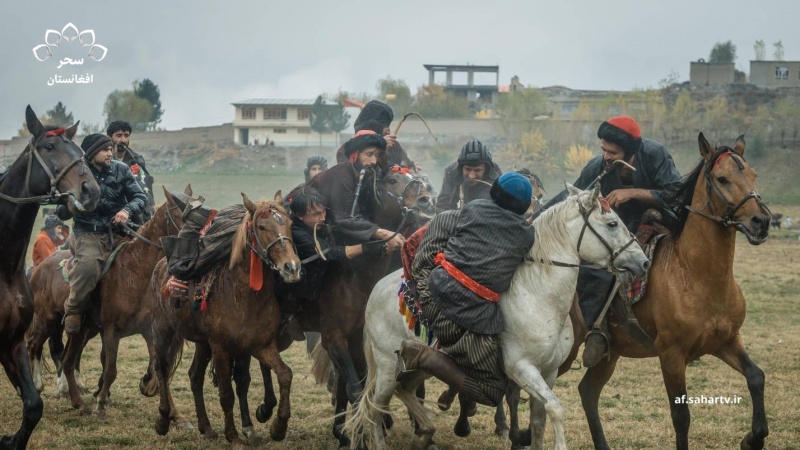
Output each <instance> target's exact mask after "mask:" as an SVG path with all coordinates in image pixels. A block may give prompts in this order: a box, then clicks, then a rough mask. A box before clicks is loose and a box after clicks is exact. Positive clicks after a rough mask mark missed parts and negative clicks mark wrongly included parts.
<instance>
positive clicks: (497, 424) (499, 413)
mask: <svg viewBox="0 0 800 450" xmlns="http://www.w3.org/2000/svg"><path fill="white" fill-rule="evenodd" d="M494 434H495V436H500V437H501V438H503V439H507V438H508V422H506V411H505V409H504V408H503V404H502V403H498V404H497V408H496V409H495V411H494Z"/></svg>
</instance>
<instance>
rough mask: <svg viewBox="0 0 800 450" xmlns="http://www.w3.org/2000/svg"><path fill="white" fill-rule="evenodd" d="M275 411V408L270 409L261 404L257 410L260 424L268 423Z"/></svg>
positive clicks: (257, 418)
mask: <svg viewBox="0 0 800 450" xmlns="http://www.w3.org/2000/svg"><path fill="white" fill-rule="evenodd" d="M274 410H275V407H274V406H273V407H272V408H270V407H268V406H267V405H266V404H265V403H262V404H260V405H259V406H258V408H256V420H257V421H258V423H267V421H268V420H269V419H270V418H271V417H272V412H273V411H274Z"/></svg>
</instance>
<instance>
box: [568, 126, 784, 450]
mask: <svg viewBox="0 0 800 450" xmlns="http://www.w3.org/2000/svg"><path fill="white" fill-rule="evenodd" d="M698 144H699V147H700V156H701V161H700V163H699V164H698V165H697V167H696V168H695V169H694V171H693V172H691V174H690V175H689V176H688V177H687V178H686V180H685V181H684V185H683V188H682V190H681V193H682V194H683V196H684V197H683V202H682V204H681V210H680V214H679V216H678V218H679V222H678V227H677V229H676V230H675V232H673V234H671V235H669V236H667V237H666V238H665V239H663V240H662V241H663V242H660V243H659V247H657V249H656V252H655V256H654V258H653V266H652V268H651V269H650V274H649V281H648V283H649V284H648V286H647V292H646V293H645V294H644V297H643V298H642V299H641V300H640V301H639V302H637V303H636V304H634V305H633V312H634V314H635V315H636V318H637V319H638V320H639V323H640V324H641V326H642V327H643V328H644V330H645V331H647V333H648V334H649V335H650V336H652V337H653V338H654V340H655V347H654V348H649V349H648V348H645V347H644V346H643V345H642V344H641V343H639V342H638V341H637V340H636V339H634V338H632V337H631V336H630V335H628V334H626V331H625V330H626V329H625V327H624V326H620V325H619V324H617V323H614V321H613V320H612V322H611V326H610V331H611V351H610V355H609V358H608V359H607V360H603V361H602V362H601V363H600V364H598V365H597V366H595V367H592V368H591V369H589V370H588V371H587V372H586V374H585V375H584V377H583V379H582V380H581V382H580V384H579V392H580V395H581V402H582V404H583V409H584V411H585V412H586V418H587V420H588V422H589V429H590V430H591V433H592V441H593V442H594V446H595V448H597V449H608V448H609V445H608V442H607V441H606V437H605V434H604V432H603V426H602V423H601V421H600V415H599V414H598V401H599V399H600V392H601V391H602V389H603V386H605V384H606V383H607V382H608V380H609V379H610V378H611V375H612V374H613V373H614V368H615V367H616V364H617V360H619V358H620V357H623V356H624V357H628V358H648V357H658V359H659V363H660V365H661V373H662V375H663V378H664V385H665V387H666V390H667V400H668V402H669V407H670V413H671V416H672V425H673V427H674V429H675V446H676V448H677V449H679V450H682V449H688V448H689V423H690V415H689V406H688V405H687V404H686V403H685V402H680V399H681V398H685V397H682V396H684V395H686V366H687V364H689V363H690V362H691V361H693V360H696V359H698V358H700V357H701V356H703V355H714V356H716V357H717V358H719V359H721V360H722V361H724V362H725V363H726V364H728V365H729V366H731V367H732V368H733V369H734V370H736V371H738V372H739V373H741V374H742V375H744V377H745V379H746V380H747V387H748V389H749V390H750V396H751V397H752V400H753V418H752V425H751V430H750V431H749V432H748V433H747V434H746V435H745V437H744V438H743V439H742V441H741V443H740V447H741V448H742V449H761V448H764V439H765V438H766V437H767V435H768V434H769V428H768V426H767V416H766V413H765V411H764V372H763V371H762V370H761V369H760V368H759V367H758V366H757V365H756V364H755V363H754V362H753V361H752V360H751V359H750V356H749V355H748V354H747V352H746V351H745V349H744V344H743V341H742V336H741V335H740V334H739V329H740V327H741V326H742V323H743V322H744V318H745V310H746V305H745V299H744V296H743V295H742V290H741V289H740V287H739V285H738V283H737V282H736V280H735V279H734V278H733V257H734V247H735V245H736V231H737V230H738V231H741V232H742V233H743V234H744V235H745V236H746V237H747V240H748V241H749V242H750V244H753V245H758V244H761V243H762V242H764V241H765V240H766V239H767V236H768V234H769V224H770V212H769V210H768V209H767V207H766V206H765V205H764V203H762V201H761V198H760V197H759V195H758V194H757V193H756V187H755V179H756V172H755V170H753V168H752V167H750V165H748V164H747V162H746V161H745V159H744V151H745V145H746V144H745V140H744V136H739V138H737V139H736V143H735V144H734V146H733V148H732V149H731V148H728V147H720V148H715V147H712V146H711V145H710V144H709V143H708V141H707V140H706V138H705V137H704V136H703V133H700V134H699V135H698Z"/></svg>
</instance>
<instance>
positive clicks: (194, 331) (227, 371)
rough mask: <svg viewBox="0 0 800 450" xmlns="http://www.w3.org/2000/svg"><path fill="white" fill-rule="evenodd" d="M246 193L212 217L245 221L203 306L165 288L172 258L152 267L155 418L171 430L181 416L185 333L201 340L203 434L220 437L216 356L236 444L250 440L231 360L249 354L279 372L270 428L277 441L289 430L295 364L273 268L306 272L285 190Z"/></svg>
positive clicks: (194, 374) (195, 379)
mask: <svg viewBox="0 0 800 450" xmlns="http://www.w3.org/2000/svg"><path fill="white" fill-rule="evenodd" d="M242 198H243V205H244V206H243V207H242V205H235V206H233V207H231V208H226V210H227V211H226V210H221V211H220V213H219V214H218V215H217V217H216V218H215V221H214V222H213V223H217V221H219V220H220V217H222V216H226V215H227V216H229V217H230V218H231V219H230V220H237V221H238V222H237V223H238V225H237V229H236V233H235V235H234V236H233V245H232V249H231V253H230V263H229V264H228V265H223V266H218V267H216V268H215V269H213V270H212V271H211V273H210V274H208V275H207V276H206V277H204V278H203V281H202V282H200V284H201V285H203V286H205V293H204V294H203V295H204V299H203V303H202V304H201V305H200V307H199V309H198V310H196V311H195V310H194V308H192V307H190V303H193V302H192V301H188V300H180V301H178V300H175V299H172V298H171V297H169V296H168V295H167V296H165V295H164V293H163V290H164V288H165V286H167V283H168V280H169V274H168V273H167V262H166V259H162V260H161V261H160V262H159V263H158V264H157V265H156V268H155V270H154V271H153V275H152V279H151V281H150V284H149V288H148V291H149V295H150V297H151V301H152V302H153V303H152V313H153V323H152V327H153V338H154V345H155V372H156V376H157V378H158V383H159V390H160V393H161V400H160V403H159V408H158V410H159V417H158V419H157V420H156V426H155V429H156V432H157V433H158V434H160V435H165V434H166V433H167V432H168V431H169V422H170V420H174V419H175V417H176V416H177V410H176V409H175V405H174V403H173V400H172V394H171V392H170V389H169V379H170V378H171V376H172V373H173V372H174V370H175V365H176V364H177V362H179V360H180V355H179V353H180V349H181V347H182V345H183V341H184V339H187V340H190V341H192V342H194V343H195V356H194V360H193V362H192V366H191V368H190V370H189V377H190V380H191V388H192V394H193V396H194V402H195V409H196V411H197V420H198V429H199V431H200V433H201V434H202V435H203V436H205V437H208V438H213V437H216V433H215V432H214V430H213V429H212V428H211V425H210V423H209V421H208V415H207V413H206V409H205V401H204V399H203V384H204V381H205V369H206V367H208V363H209V361H210V360H212V359H213V364H214V367H215V369H216V374H217V380H218V383H219V397H220V405H221V406H222V410H223V412H224V414H225V438H226V439H227V440H228V441H229V442H231V443H232V444H233V445H234V446H240V445H244V442H243V441H242V440H241V439H240V438H239V433H238V431H237V430H236V425H235V424H234V422H233V403H234V393H233V389H232V386H231V360H232V359H234V358H242V357H243V356H247V358H248V359H247V360H248V361H249V357H250V356H253V357H255V358H256V359H258V361H259V362H261V363H263V364H265V365H266V366H268V367H269V368H270V369H272V370H274V371H275V373H276V374H277V376H278V383H279V385H280V404H279V407H278V415H277V416H276V417H275V420H274V421H273V422H272V427H271V429H270V436H271V437H272V439H273V440H276V441H279V440H282V439H284V438H285V436H286V429H287V426H288V420H289V416H290V406H289V391H290V389H291V384H292V370H291V369H290V368H289V367H288V366H287V365H286V364H285V363H284V362H283V360H282V359H281V357H280V353H279V351H278V331H279V328H280V320H281V313H280V308H279V306H278V303H277V300H276V298H275V293H274V279H273V276H272V271H273V270H274V271H276V272H278V273H279V274H280V276H281V277H282V278H283V279H284V280H285V281H286V282H288V283H292V282H296V281H298V280H299V279H300V259H299V258H298V257H297V254H296V253H295V250H294V244H293V242H292V232H291V219H290V218H289V215H288V214H287V213H286V211H285V210H284V208H283V206H282V205H283V199H282V198H280V194H279V193H278V194H276V195H275V200H274V201H263V200H262V201H257V202H253V201H251V200H250V199H249V198H248V197H247V195H245V194H242ZM213 223H212V229H211V230H209V233H211V232H212V230H213V226H214V225H213ZM248 261H249V262H248ZM265 264H266V267H263V266H264V265H265Z"/></svg>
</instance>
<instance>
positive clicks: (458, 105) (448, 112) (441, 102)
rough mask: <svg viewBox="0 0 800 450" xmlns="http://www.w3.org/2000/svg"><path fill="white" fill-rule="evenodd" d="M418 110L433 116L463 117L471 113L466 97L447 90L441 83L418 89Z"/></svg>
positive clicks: (425, 114)
mask: <svg viewBox="0 0 800 450" xmlns="http://www.w3.org/2000/svg"><path fill="white" fill-rule="evenodd" d="M416 110H417V111H416V112H418V113H420V114H422V115H423V116H425V117H431V118H437V117H446V118H448V119H461V118H465V117H470V115H471V114H470V112H469V102H468V101H467V99H466V98H464V97H459V96H456V95H454V94H452V93H449V92H445V90H444V86H442V85H439V84H429V85H423V86H420V87H419V88H418V89H417V102H416Z"/></svg>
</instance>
